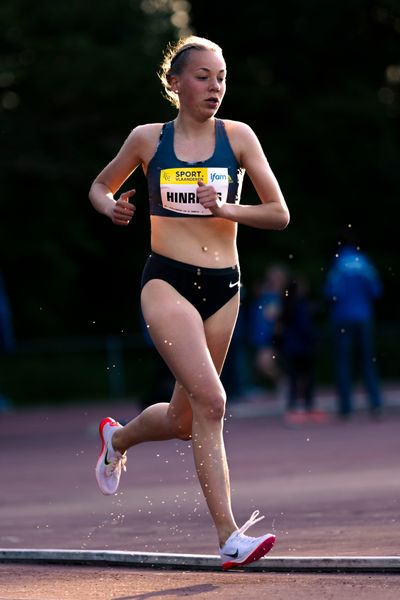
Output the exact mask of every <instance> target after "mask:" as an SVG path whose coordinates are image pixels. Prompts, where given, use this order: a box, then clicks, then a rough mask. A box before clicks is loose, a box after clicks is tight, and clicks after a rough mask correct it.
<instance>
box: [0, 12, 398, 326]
mask: <svg viewBox="0 0 400 600" xmlns="http://www.w3.org/2000/svg"><path fill="white" fill-rule="evenodd" d="M173 5H174V3H173V2H170V1H169V0H165V1H163V0H159V1H158V2H156V1H155V0H154V1H153V0H143V1H142V2H139V0H112V1H111V0H97V1H96V2H91V1H88V2H78V1H77V0H73V1H71V2H68V3H59V2H54V1H51V0H42V1H41V2H39V3H38V2H31V1H29V0H3V1H2V3H1V6H0V32H1V33H0V36H1V37H0V48H1V58H0V122H1V126H0V132H1V142H2V154H1V191H2V196H1V208H2V211H1V215H2V216H1V219H0V256H1V264H0V268H1V269H2V270H3V272H4V275H5V278H6V282H7V284H8V288H9V293H10V298H11V303H12V308H13V313H14V322H15V327H16V331H17V335H18V337H19V338H35V337H39V336H40V337H41V336H46V335H53V334H54V335H64V334H66V333H79V334H96V335H97V334H101V333H108V332H118V331H120V329H122V328H123V329H125V328H128V329H131V330H132V329H135V330H137V329H138V328H139V326H140V325H139V317H138V311H139V307H138V285H139V280H140V271H141V268H142V264H143V261H144V258H145V256H146V255H147V253H148V251H149V236H148V233H149V231H148V210H147V206H146V195H147V194H146V186H145V181H144V177H143V176H142V174H141V173H139V172H136V173H135V174H134V175H133V177H132V178H131V181H129V182H127V184H126V185H127V186H129V187H136V188H137V190H138V193H137V201H136V204H137V206H138V210H137V217H136V218H135V222H134V223H132V224H131V226H130V227H128V228H127V229H125V230H123V231H121V230H120V229H118V230H117V228H113V227H112V225H111V224H110V223H108V222H107V221H106V220H105V219H104V217H101V216H100V215H97V214H96V213H95V212H94V211H93V209H92V208H91V206H90V204H89V201H88V199H87V193H88V190H89V187H90V183H91V180H92V179H93V178H94V177H95V175H96V174H97V173H98V172H99V171H100V169H101V168H102V167H103V166H104V164H106V162H108V161H109V160H110V159H111V158H112V157H113V156H114V154H115V153H116V152H117V150H118V148H119V147H120V145H121V143H122V142H123V140H124V139H125V138H126V136H127V135H128V134H129V131H130V130H131V129H132V128H133V127H134V126H136V125H138V124H140V123H143V122H150V121H164V120H167V119H170V118H173V114H174V113H173V112H172V109H171V108H170V107H169V106H168V104H167V103H166V102H165V101H164V100H163V99H162V97H161V87H160V85H159V82H158V79H157V76H156V71H157V68H158V64H159V62H160V60H161V54H162V50H163V48H164V47H165V44H166V42H167V41H169V40H171V39H174V38H175V37H176V35H177V30H176V29H175V27H173V26H172V24H171V20H170V16H171V12H172V11H173ZM191 15H192V26H193V28H194V29H195V31H196V32H197V33H198V34H199V35H204V36H207V37H210V38H212V39H214V40H215V41H216V42H218V43H220V44H221V45H222V47H223V49H224V54H225V57H226V60H227V63H228V91H227V95H226V98H225V100H224V104H223V106H222V108H221V112H220V114H219V116H221V117H226V118H232V119H238V120H243V121H246V122H247V123H249V124H250V125H251V126H252V127H253V128H254V130H255V131H256V133H257V134H258V136H259V137H260V140H261V142H262V144H263V146H264V148H265V151H266V154H267V156H268V158H269V160H270V162H271V165H272V167H273V170H274V172H275V173H276V175H277V177H278V179H279V182H280V184H281V186H282V189H283V191H284V194H285V196H286V198H287V201H288V204H289V207H290V210H291V217H292V218H291V223H290V225H289V227H288V228H287V230H285V231H284V232H271V233H270V232H262V231H256V230H250V229H246V228H241V230H240V234H239V244H240V250H241V256H242V261H241V262H242V271H243V276H244V281H245V283H247V284H248V285H249V287H250V286H251V284H252V282H253V280H254V279H256V278H257V277H258V276H259V275H260V274H261V272H262V271H263V269H264V266H265V264H266V263H267V262H269V261H275V260H280V261H285V260H286V261H288V262H289V263H290V264H293V267H294V268H295V269H296V270H297V269H304V270H306V271H307V273H308V275H309V277H310V279H311V283H312V284H313V285H314V287H315V288H316V289H318V288H319V286H320V285H321V281H322V278H323V274H324V269H325V268H326V266H327V262H328V260H329V257H330V256H331V254H332V252H333V251H334V248H335V244H336V241H337V239H336V235H337V230H338V228H340V227H342V226H343V225H344V224H347V223H352V225H353V226H354V227H356V228H357V229H358V230H359V231H360V232H361V235H362V239H363V246H364V247H365V249H367V250H368V251H369V252H370V253H371V255H372V256H373V258H374V259H376V261H377V263H378V267H379V269H380V271H381V272H382V274H383V277H384V279H385V287H386V291H387V294H386V304H385V316H386V317H387V318H393V317H394V315H395V314H396V311H397V306H396V305H395V301H394V293H393V294H392V292H394V289H395V285H396V283H397V281H398V279H397V277H398V273H397V270H398V253H395V252H394V241H395V239H396V236H397V222H396V219H394V218H393V210H394V207H395V206H396V203H397V196H398V189H399V187H400V169H399V168H398V165H399V162H400V161H399V159H400V145H399V114H400V112H399V81H398V80H396V73H397V72H398V71H396V69H395V70H394V75H395V76H394V78H393V77H392V78H390V77H388V67H390V66H394V67H395V68H396V66H397V67H399V53H398V48H399V41H400V39H399V38H400V6H399V2H398V0H397V1H396V0H378V1H377V2H372V1H370V0H367V1H362V2H361V0H329V1H327V2H318V1H317V0H289V1H288V2H273V3H272V2H269V3H265V2H264V1H263V0H257V1H253V2H247V3H242V4H241V5H240V10H239V12H238V13H236V12H235V9H233V8H232V5H231V3H228V2H226V1H223V0H222V1H221V2H219V3H212V4H211V3H208V2H201V3H200V2H193V3H192V10H191ZM211 16H212V18H211ZM243 200H244V202H249V203H250V202H253V201H255V193H254V190H253V189H252V186H251V185H250V184H249V182H248V181H247V182H246V183H245V186H244V194H243ZM392 297H393V300H392Z"/></svg>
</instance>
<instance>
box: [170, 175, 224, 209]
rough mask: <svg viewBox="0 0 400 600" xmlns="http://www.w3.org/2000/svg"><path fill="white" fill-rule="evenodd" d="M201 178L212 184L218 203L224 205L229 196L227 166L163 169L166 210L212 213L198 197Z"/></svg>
mask: <svg viewBox="0 0 400 600" xmlns="http://www.w3.org/2000/svg"><path fill="white" fill-rule="evenodd" d="M199 179H200V180H201V181H203V182H204V183H205V184H206V185H212V186H213V187H214V188H215V191H216V192H217V194H218V200H217V204H218V206H222V205H223V204H225V202H226V200H227V198H228V187H229V173H228V169H227V168H214V167H206V168H201V167H200V168H198V167H188V168H186V169H185V168H182V167H180V168H178V169H163V170H162V171H161V172H160V191H161V201H162V205H163V207H164V208H165V209H166V210H172V211H174V212H179V213H184V214H187V215H202V216H203V215H204V216H206V215H211V214H212V212H211V211H210V210H209V209H208V208H204V207H203V206H202V205H201V204H200V202H199V201H198V199H197V189H198V183H197V182H198V181H199Z"/></svg>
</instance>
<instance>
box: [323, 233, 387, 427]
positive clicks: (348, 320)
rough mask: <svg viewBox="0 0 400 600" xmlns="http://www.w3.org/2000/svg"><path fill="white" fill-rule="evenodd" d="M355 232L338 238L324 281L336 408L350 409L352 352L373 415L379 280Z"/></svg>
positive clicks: (343, 412) (378, 405)
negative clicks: (328, 311) (334, 379)
mask: <svg viewBox="0 0 400 600" xmlns="http://www.w3.org/2000/svg"><path fill="white" fill-rule="evenodd" d="M356 237H357V236H356V234H355V233H354V232H353V230H352V229H351V228H348V229H346V230H345V231H344V232H343V233H342V235H341V239H340V242H339V250H338V252H337V253H336V255H335V258H334V260H333V264H332V265H331V267H330V269H329V271H328V273H327V277H326V280H325V284H324V294H325V296H326V298H327V299H328V300H329V302H330V321H331V324H332V332H333V342H334V361H335V370H336V382H337V391H338V396H339V406H338V412H339V415H340V416H341V417H342V418H347V417H349V416H350V414H351V412H352V410H353V403H352V397H351V395H352V379H353V362H354V358H355V356H357V358H358V359H359V366H360V370H361V375H362V378H363V382H364V385H365V388H366V391H367V394H368V398H369V409H370V413H371V415H372V416H380V414H381V411H382V396H381V390H380V382H379V377H378V373H377V368H376V358H375V348H374V333H373V328H374V303H375V301H376V300H377V299H378V298H379V297H380V296H381V295H382V292H383V289H382V283H381V279H380V277H379V274H378V272H377V270H376V268H375V266H374V265H373V263H372V261H371V259H370V258H369V257H368V256H367V254H365V253H364V252H362V251H361V250H360V247H359V246H358V243H357V240H356Z"/></svg>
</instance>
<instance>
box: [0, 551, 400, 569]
mask: <svg viewBox="0 0 400 600" xmlns="http://www.w3.org/2000/svg"><path fill="white" fill-rule="evenodd" d="M5 562H7V563H10V562H12V563H36V564H67V565H82V564H85V565H104V566H106V565H107V566H125V567H136V568H145V567H150V568H160V569H175V570H178V569H185V570H196V571H199V570H206V571H220V570H221V564H220V559H219V557H218V556H209V555H202V554H163V553H156V552H146V553H141V552H122V551H121V552H119V551H114V550H55V549H43V550H36V549H21V550H10V549H6V548H0V563H5ZM245 568H246V570H251V571H256V572H286V573H288V572H290V573H294V572H303V573H304V572H308V573H317V572H318V573H321V572H325V573H329V572H330V573H344V572H347V573H350V572H351V573H399V574H400V556H309V557H306V556H297V557H296V556H293V557H290V558H289V557H281V556H277V557H273V558H270V557H267V558H262V559H261V560H259V561H257V562H255V563H252V564H250V565H247V566H246V567H245Z"/></svg>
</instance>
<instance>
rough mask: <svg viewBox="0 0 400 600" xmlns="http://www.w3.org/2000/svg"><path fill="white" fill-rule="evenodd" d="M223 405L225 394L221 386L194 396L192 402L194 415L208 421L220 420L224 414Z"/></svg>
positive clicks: (224, 403)
mask: <svg viewBox="0 0 400 600" xmlns="http://www.w3.org/2000/svg"><path fill="white" fill-rule="evenodd" d="M225 405H226V394H225V391H224V389H223V388H221V389H219V390H218V391H215V390H214V391H210V392H208V393H203V394H199V395H198V396H197V397H196V396H195V397H194V399H193V404H192V406H193V413H194V415H195V416H196V417H197V418H202V419H206V420H209V421H221V420H222V419H223V418H224V415H225Z"/></svg>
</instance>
